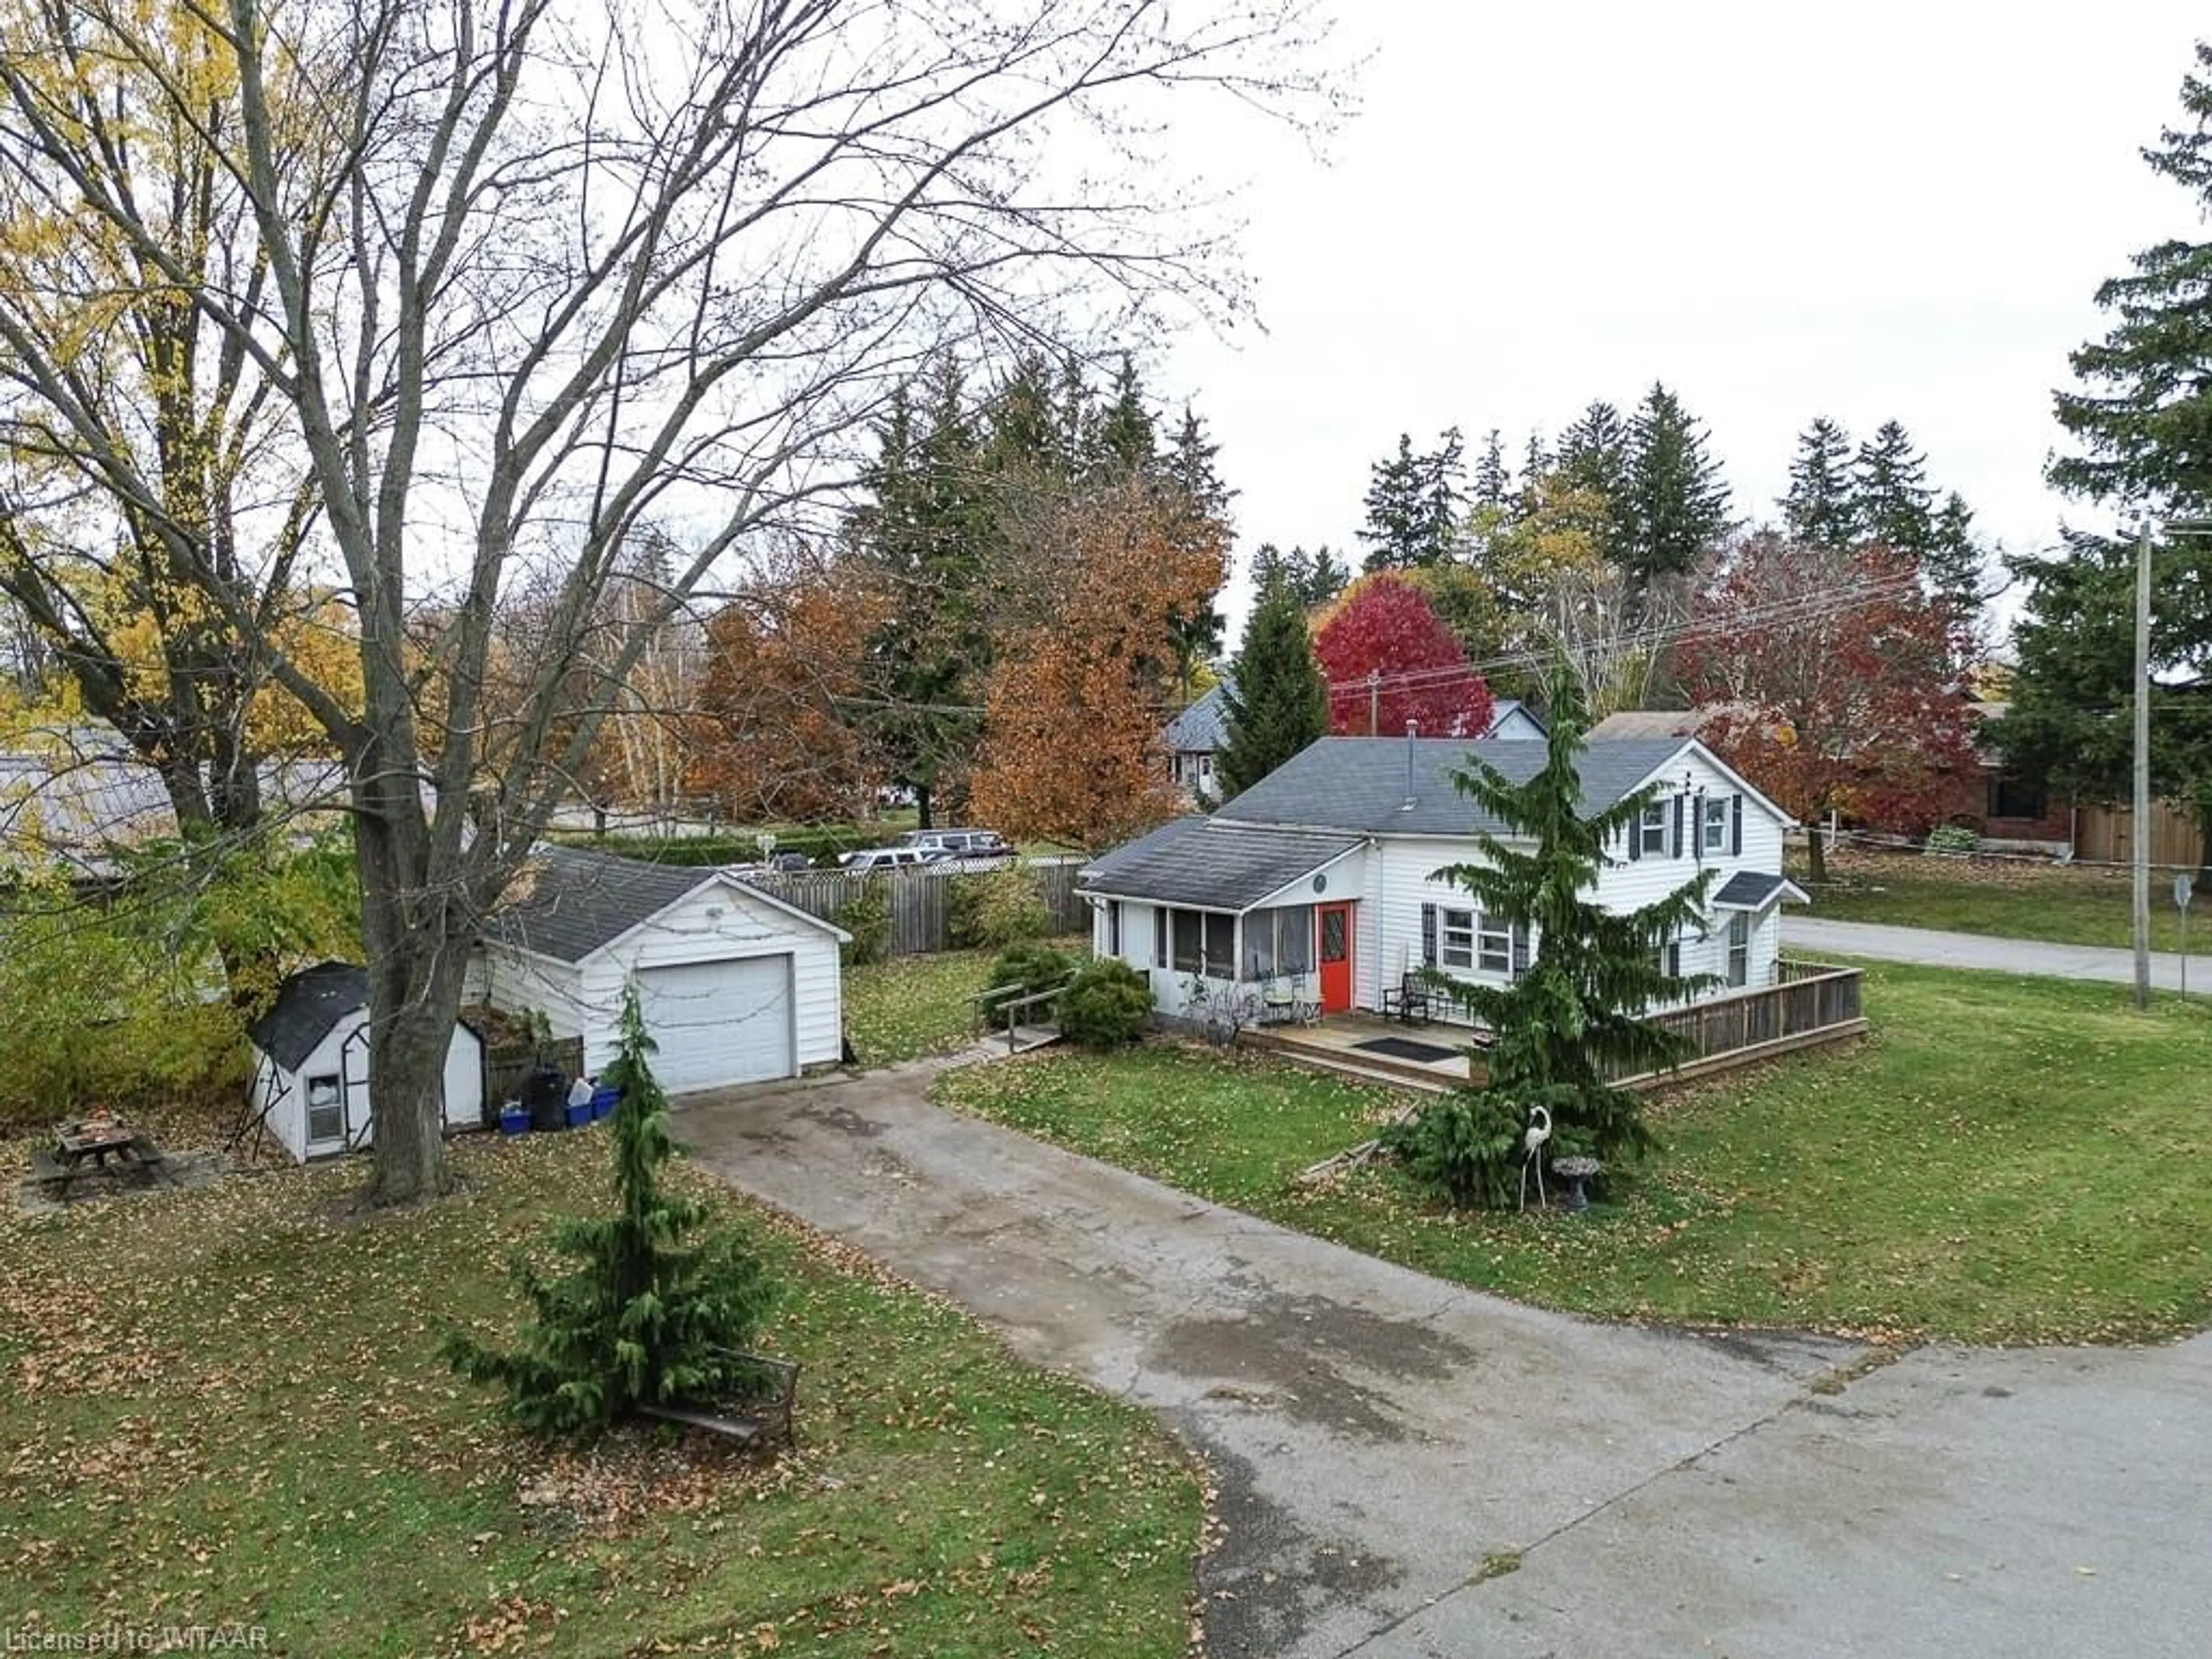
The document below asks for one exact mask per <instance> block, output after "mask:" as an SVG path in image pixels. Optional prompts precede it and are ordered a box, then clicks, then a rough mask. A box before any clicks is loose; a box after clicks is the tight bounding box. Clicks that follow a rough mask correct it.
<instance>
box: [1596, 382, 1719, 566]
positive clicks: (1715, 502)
mask: <svg viewBox="0 0 2212 1659" xmlns="http://www.w3.org/2000/svg"><path fill="white" fill-rule="evenodd" d="M1629 434H1630V435H1629V453H1628V471H1627V477H1626V482H1625V483H1624V485H1623V489H1622V494H1621V495H1620V513H1619V523H1620V554H1619V557H1620V562H1621V564H1622V565H1623V566H1624V567H1625V568H1626V569H1627V571H1628V574H1629V576H1630V578H1631V579H1632V580H1634V581H1635V582H1636V583H1638V585H1639V586H1643V585H1648V584H1649V583H1650V582H1652V581H1653V580H1656V579H1658V578H1659V577H1662V576H1678V575H1683V574H1687V573H1688V572H1689V571H1690V570H1692V568H1695V566H1696V564H1697V562H1698V558H1699V555H1701V554H1703V553H1704V552H1705V550H1707V549H1709V548H1711V547H1712V546H1713V545H1714V544H1716V543H1717V542H1718V541H1719V540H1720V539H1721V538H1722V537H1723V536H1724V535H1725V534H1726V533H1727V532H1728V527H1729V492H1728V486H1727V485H1726V484H1725V483H1723V482H1722V481H1721V476H1720V474H1721V466H1720V463H1719V461H1717V460H1716V459H1714V458H1713V457H1712V455H1711V453H1709V452H1708V450H1707V447H1706V440H1705V433H1704V432H1703V430H1701V429H1700V428H1699V423H1698V422H1697V421H1696V420H1694V419H1693V418H1692V416H1691V415H1690V413H1689V411H1688V410H1686V409H1684V408H1683V407H1682V404H1681V400H1680V398H1676V397H1675V396H1674V393H1673V392H1669V391H1668V389H1667V388H1666V387H1665V386H1661V385H1657V384H1654V385H1653V386H1652V388H1651V390H1650V392H1649V393H1647V394H1646V395H1645V397H1644V401H1643V402H1642V403H1641V404H1638V405H1637V409H1636V414H1635V416H1634V418H1633V419H1632V421H1631V422H1630V423H1629Z"/></svg>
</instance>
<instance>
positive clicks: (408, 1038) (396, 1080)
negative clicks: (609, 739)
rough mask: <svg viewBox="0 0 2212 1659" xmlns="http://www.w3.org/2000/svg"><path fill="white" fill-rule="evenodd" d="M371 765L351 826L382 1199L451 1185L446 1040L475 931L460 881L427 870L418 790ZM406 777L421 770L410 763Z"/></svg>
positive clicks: (391, 1201) (376, 1184) (376, 1193)
mask: <svg viewBox="0 0 2212 1659" xmlns="http://www.w3.org/2000/svg"><path fill="white" fill-rule="evenodd" d="M386 775H387V774H385V773H383V772H382V771H381V769H378V768H375V767H368V768H364V769H362V770H360V771H358V772H357V773H356V782H355V798H356V802H357V803H358V804H359V805H361V806H362V811H361V813H360V815H359V816H358V817H356V821H355V826H354V848H355V860H356V868H357V870H358V872H359V873H360V878H361V898H362V907H361V908H362V944H363V945H364V946H365V947H366V950H367V952H368V1017H369V1026H368V1077H369V1085H368V1087H369V1103H370V1106H371V1108H372V1109H373V1111H374V1115H375V1121H376V1139H375V1145H376V1172H375V1175H374V1177H373V1178H372V1179H371V1182H370V1184H369V1188H368V1193H367V1194H366V1195H365V1196H366V1198H367V1200H368V1202H369V1203H370V1204H372V1205H376V1206H399V1205H406V1204H419V1203H422V1202H423V1201H425V1200H429V1199H433V1198H435V1197H437V1196H439V1195H440V1194H442V1193H444V1192H445V1191H446V1190H447V1188H448V1187H449V1185H450V1184H451V1183H450V1178H449V1176H448V1175H447V1166H446V1146H445V1137H444V1130H445V1115H446V1114H445V1079H446V1051H447V1048H448V1047H449V1046H450V1045H451V1043H452V1042H453V1024H454V1021H455V1020H456V1019H457V1018H459V1014H460V1005H461V984H462V977H463V970H464V969H465V966H466V963H467V956H468V949H469V943H470V933H471V930H470V929H469V928H468V927H466V926H465V920H466V913H465V909H464V908H463V907H462V904H461V902H460V901H459V899H458V898H457V896H455V894H454V890H453V884H447V883H440V882H437V881H435V880H433V879H431V878H430V876H429V873H428V872H429V865H430V860H431V839H430V834H429V826H428V823H426V822H425V821H424V818H423V816H422V807H421V803H420V802H419V800H409V799H395V798H394V796H395V794H396V793H397V792H396V791H392V790H388V789H387V788H386V787H381V786H380V783H379V781H378V780H380V778H381V777H383V776H386ZM404 776H406V777H407V778H408V779H409V780H410V784H409V786H408V787H411V779H412V776H413V774H412V772H411V770H410V771H409V772H407V773H405V774H404Z"/></svg>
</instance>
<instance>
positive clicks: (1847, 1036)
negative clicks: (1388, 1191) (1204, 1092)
mask: <svg viewBox="0 0 2212 1659" xmlns="http://www.w3.org/2000/svg"><path fill="white" fill-rule="evenodd" d="M1860 978H1861V976H1860V974H1859V971H1858V969H1856V968H1832V967H1829V966H1827V965H1826V964H1825V963H1808V962H1794V961H1785V962H1784V963H1781V964H1780V968H1779V972H1778V978H1777V981H1776V982H1775V983H1774V984H1772V985H1768V986H1762V987H1759V988H1758V989H1756V990H1749V991H1731V992H1729V993H1726V994H1723V995H1721V996H1717V997H1710V998H1707V999H1706V1000H1705V1001H1703V1002H1699V1003H1695V1004H1692V1006H1689V1007H1687V1008H1674V1009H1669V1010H1668V1011H1667V1012H1663V1013H1661V1014H1659V1015H1657V1016H1656V1020H1657V1022H1658V1024H1662V1025H1663V1026H1665V1027H1667V1028H1668V1030H1673V1031H1676V1032H1678V1033H1680V1035H1681V1036H1686V1037H1687V1038H1688V1039H1689V1040H1690V1042H1691V1044H1692V1054H1691V1057H1690V1058H1689V1059H1687V1060H1684V1061H1683V1062H1682V1064H1681V1065H1680V1066H1677V1067H1676V1068H1675V1069H1674V1070H1673V1071H1671V1072H1653V1073H1644V1074H1643V1075H1641V1076H1638V1077H1629V1078H1623V1079H1621V1083H1622V1084H1623V1085H1624V1086H1625V1087H1627V1088H1631V1089H1643V1090H1650V1089H1664V1088H1666V1087H1668V1086H1669V1085H1673V1084H1677V1083H1686V1082H1688V1081H1690V1080H1691V1079H1693V1078H1699V1077H1705V1076H1707V1075H1710V1074H1711V1073H1715V1072H1725V1071H1729V1070H1732V1069H1733V1068H1735V1067H1736V1066H1750V1065H1753V1064H1755V1063H1757V1062H1758V1061H1759V1060H1771V1059H1773V1058H1775V1057H1776V1056H1778V1055H1780V1054H1789V1053H1791V1052H1793V1051H1795V1050H1796V1049H1799V1048H1818V1047H1820V1046H1823V1045H1825V1044H1827V1043H1832V1042H1848V1041H1850V1040H1851V1039H1853V1038H1855V1037H1858V1036H1863V1035H1864V1034H1865V1032H1866V1029H1867V1023H1866V1018H1865V1014H1864V1012H1863V1008H1862V1006H1861V1000H1860ZM1468 1036H1469V1028H1468V1027H1467V1026H1465V1025H1460V1024H1451V1023H1449V1022H1447V1021H1444V1020H1441V1019H1440V1020H1436V1021H1433V1022H1431V1024H1425V1025H1424V1024H1419V1023H1416V1024H1412V1025H1405V1024H1400V1023H1399V1022H1398V1021H1396V1020H1394V1019H1392V1020H1386V1019H1383V1018H1381V1017H1380V1016H1378V1015H1375V1014H1370V1013H1366V1012H1355V1013H1349V1014H1331V1015H1330V1016H1328V1018H1326V1019H1324V1020H1322V1022H1321V1024H1317V1025H1269V1026H1247V1027H1246V1028H1245V1029H1244V1030H1242V1031H1240V1032H1239V1033H1238V1034H1237V1042H1239V1043H1241V1044H1243V1046H1244V1047H1246V1048H1258V1049H1262V1050H1265V1051H1267V1052H1270V1053H1273V1054H1280V1055H1281V1056H1282V1057H1283V1058H1284V1059H1285V1060H1291V1061H1292V1062H1293V1063H1295V1064H1297V1065H1302V1066H1311V1067H1313V1068H1314V1069H1316V1070H1317V1071H1325V1072H1333V1073H1337V1074H1339V1075H1340V1076H1344V1077H1349V1078H1353V1079H1358V1080H1360V1081H1362V1082H1368V1083H1375V1084H1381V1085H1389V1086H1391V1087H1395V1088H1410V1089H1419V1090H1425V1091H1430V1092H1432V1093H1438V1094H1442V1093H1447V1092H1449V1091H1451V1090H1454V1089H1462V1088H1466V1087H1468V1086H1470V1085H1475V1086H1479V1085H1480V1084H1481V1083H1482V1082H1483V1081H1484V1080H1485V1079H1484V1074H1483V1070H1482V1066H1481V1065H1480V1062H1479V1061H1478V1062H1475V1063H1474V1066H1473V1067H1472V1071H1471V1072H1470V1066H1469V1061H1468V1054H1467V1049H1468ZM1389 1038H1397V1039H1400V1040H1403V1041H1411V1042H1419V1043H1425V1044H1427V1045H1429V1046H1431V1047H1432V1048H1449V1049H1451V1050H1452V1051H1453V1052H1452V1054H1450V1056H1449V1058H1446V1059H1441V1060H1412V1059H1407V1058H1404V1057H1401V1056H1398V1055H1392V1054H1378V1053H1376V1051H1375V1050H1374V1049H1373V1048H1369V1047H1366V1046H1364V1045H1367V1044H1370V1043H1374V1042H1381V1041H1383V1040H1385V1039H1389Z"/></svg>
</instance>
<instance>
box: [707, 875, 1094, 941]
mask: <svg viewBox="0 0 2212 1659" xmlns="http://www.w3.org/2000/svg"><path fill="white" fill-rule="evenodd" d="M1020 868H1021V869H1022V870H1023V871H1024V872H1025V873H1027V874H1028V875H1029V876H1030V878H1032V879H1034V880H1035V881H1036V886H1037V892H1038V895H1039V896H1041V897H1042V899H1043V900H1044V905H1045V908H1046V909H1047V910H1048V911H1049V912H1051V914H1052V931H1053V932H1054V933H1085V932H1088V931H1089V929H1090V927H1091V910H1090V907H1089V906H1088V905H1086V904H1085V903H1084V902H1083V896H1082V895H1081V894H1080V893H1079V892H1078V891H1077V890H1076V885H1075V878H1076V876H1077V874H1078V873H1079V872H1080V871H1081V870H1082V868H1083V860H1080V859H1031V860H1024V862H1023V864H1022V865H1021V866H1020ZM990 872H991V866H987V865H982V864H977V863H972V862H968V863H961V864H957V865H951V866H946V865H923V866H921V867H920V868H918V869H908V870H867V871H851V870H794V871H789V872H770V871H765V870H759V871H753V870H749V871H746V872H743V873H744V879H745V881H746V882H747V883H748V884H750V885H752V886H755V887H757V888H759V889H760V890H761V891H763V893H769V894H772V895H773V896H775V897H777V898H780V899H781V900H782V901H783V902H785V903H786V904H788V905H791V906H792V907H793V908H796V909H800V910H804V911H805V912H806V914H807V915H810V916H819V917H820V918H821V919H822V920H823V921H836V920H837V917H838V914H839V913H840V912H841V911H842V910H843V909H844V908H845V907H846V906H847V905H848V904H850V903H851V902H853V901H854V899H856V898H858V897H860V895H861V894H862V893H864V892H866V891H868V890H871V889H873V890H877V891H880V892H882V893H884V894H885V895H887V896H888V898H889V900H890V943H889V946H888V948H889V949H890V953H891V954H892V955H893V956H900V957H907V956H920V955H922V954H924V953H926V952H928V951H946V950H950V949H951V948H952V894H953V891H954V884H955V883H956V882H958V881H960V880H961V879H962V878H969V879H973V878H975V877H976V876H979V875H987V874H989V873H990Z"/></svg>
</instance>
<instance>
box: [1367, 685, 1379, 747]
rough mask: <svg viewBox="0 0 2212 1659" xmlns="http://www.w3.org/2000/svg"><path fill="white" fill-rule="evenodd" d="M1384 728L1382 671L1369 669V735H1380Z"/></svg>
mask: <svg viewBox="0 0 2212 1659" xmlns="http://www.w3.org/2000/svg"><path fill="white" fill-rule="evenodd" d="M1382 730H1383V671H1382V670H1381V669H1379V668H1370V669H1369V670H1368V671H1367V735H1368V736H1369V737H1370V738H1372V737H1376V736H1379V735H1380V734H1381V732H1382Z"/></svg>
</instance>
